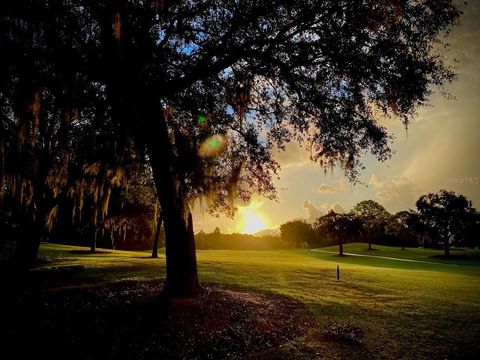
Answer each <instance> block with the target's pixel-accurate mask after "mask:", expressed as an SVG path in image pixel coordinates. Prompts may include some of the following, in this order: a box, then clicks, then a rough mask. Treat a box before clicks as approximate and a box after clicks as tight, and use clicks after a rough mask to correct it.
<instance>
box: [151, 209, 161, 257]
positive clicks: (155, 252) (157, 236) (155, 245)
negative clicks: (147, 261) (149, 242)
mask: <svg viewBox="0 0 480 360" xmlns="http://www.w3.org/2000/svg"><path fill="white" fill-rule="evenodd" d="M161 228H162V214H161V213H160V215H158V221H157V228H156V229H155V239H154V240H153V249H152V258H155V259H156V258H158V242H159V240H160V230H161Z"/></svg>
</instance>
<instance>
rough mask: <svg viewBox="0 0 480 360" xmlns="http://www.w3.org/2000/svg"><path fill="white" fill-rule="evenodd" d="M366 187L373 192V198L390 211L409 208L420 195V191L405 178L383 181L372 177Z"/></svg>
mask: <svg viewBox="0 0 480 360" xmlns="http://www.w3.org/2000/svg"><path fill="white" fill-rule="evenodd" d="M368 185H369V186H371V187H372V188H373V189H374V190H375V198H376V199H377V200H378V201H379V202H380V203H381V204H382V205H383V206H385V207H386V208H387V209H389V210H390V211H399V210H402V209H406V208H411V207H412V206H413V205H414V204H415V201H416V200H417V199H418V198H419V196H420V195H421V189H420V188H419V187H418V185H417V184H415V183H414V182H413V181H412V180H410V179H409V178H406V177H401V176H393V177H390V178H388V179H385V180H383V181H382V180H380V179H378V178H377V177H376V176H375V175H372V176H371V178H370V181H369V182H368Z"/></svg>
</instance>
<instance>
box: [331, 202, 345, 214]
mask: <svg viewBox="0 0 480 360" xmlns="http://www.w3.org/2000/svg"><path fill="white" fill-rule="evenodd" d="M330 210H333V211H335V212H336V213H337V214H345V213H346V212H347V211H346V210H345V208H344V207H343V206H342V205H340V204H339V203H335V204H332V206H330Z"/></svg>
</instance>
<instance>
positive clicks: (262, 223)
mask: <svg viewBox="0 0 480 360" xmlns="http://www.w3.org/2000/svg"><path fill="white" fill-rule="evenodd" d="M242 215H243V223H242V232H243V233H245V234H254V233H256V232H257V231H260V230H263V229H265V228H267V222H266V220H265V219H264V217H263V216H262V215H261V214H259V213H258V212H255V211H253V210H250V209H244V210H243V211H242Z"/></svg>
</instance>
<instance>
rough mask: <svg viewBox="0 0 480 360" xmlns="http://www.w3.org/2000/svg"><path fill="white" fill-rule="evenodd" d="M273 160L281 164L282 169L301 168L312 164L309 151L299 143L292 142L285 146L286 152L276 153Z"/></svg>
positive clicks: (279, 151)
mask: <svg viewBox="0 0 480 360" xmlns="http://www.w3.org/2000/svg"><path fill="white" fill-rule="evenodd" d="M273 158H274V159H275V160H276V161H277V162H278V163H279V164H280V166H281V167H282V168H288V167H291V166H301V165H305V164H308V163H311V160H310V154H309V153H308V151H307V150H306V149H304V148H302V147H300V145H298V143H297V142H295V141H292V142H290V143H288V144H286V145H285V151H282V150H278V151H277V152H275V153H274V156H273Z"/></svg>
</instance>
